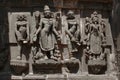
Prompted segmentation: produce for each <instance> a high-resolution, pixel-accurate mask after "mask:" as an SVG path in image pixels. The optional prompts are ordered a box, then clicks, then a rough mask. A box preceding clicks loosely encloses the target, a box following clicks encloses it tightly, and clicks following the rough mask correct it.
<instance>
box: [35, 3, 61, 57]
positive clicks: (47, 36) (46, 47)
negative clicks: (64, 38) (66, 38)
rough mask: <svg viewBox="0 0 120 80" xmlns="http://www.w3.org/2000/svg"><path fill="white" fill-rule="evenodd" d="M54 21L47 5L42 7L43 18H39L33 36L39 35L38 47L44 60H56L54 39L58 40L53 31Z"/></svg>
mask: <svg viewBox="0 0 120 80" xmlns="http://www.w3.org/2000/svg"><path fill="white" fill-rule="evenodd" d="M55 23H56V22H55V19H54V18H53V17H52V13H51V11H50V9H49V7H48V6H47V5H45V7H44V17H43V18H41V20H40V24H39V28H38V29H37V31H36V32H35V35H34V36H37V35H38V33H39V45H40V48H41V52H42V53H39V54H43V58H44V59H56V58H55V57H54V49H55V41H56V40H55V39H58V38H59V35H58V33H57V31H56V29H55V27H56V25H55Z"/></svg>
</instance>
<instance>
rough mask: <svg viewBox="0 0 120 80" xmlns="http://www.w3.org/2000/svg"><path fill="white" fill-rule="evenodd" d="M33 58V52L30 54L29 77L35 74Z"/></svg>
mask: <svg viewBox="0 0 120 80" xmlns="http://www.w3.org/2000/svg"><path fill="white" fill-rule="evenodd" d="M32 57H33V53H32V51H31V53H30V54H29V75H32V74H33V67H32V62H33V60H32Z"/></svg>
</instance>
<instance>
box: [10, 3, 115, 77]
mask: <svg viewBox="0 0 120 80" xmlns="http://www.w3.org/2000/svg"><path fill="white" fill-rule="evenodd" d="M31 14H33V15H31ZM8 15H9V37H10V40H9V42H10V48H11V49H10V50H11V62H10V65H11V68H12V69H11V70H12V72H13V73H14V74H15V75H16V74H18V75H21V74H23V75H28V74H29V75H35V74H56V73H60V74H65V73H70V74H71V73H74V74H79V73H83V74H84V73H86V74H105V73H109V72H111V71H112V70H113V65H114V64H113V63H112V62H111V55H114V53H113V52H114V51H113V50H114V48H113V44H112V37H111V30H110V25H109V22H108V21H107V19H104V18H102V15H101V14H98V13H97V12H96V11H95V12H93V13H92V14H91V17H87V16H86V18H80V14H75V13H74V11H73V10H68V12H67V14H64V15H62V12H60V11H58V12H57V11H56V12H52V11H51V9H50V8H49V6H48V5H45V6H44V9H43V12H40V11H39V10H38V11H35V12H33V13H30V12H12V13H8ZM113 57H114V56H113Z"/></svg>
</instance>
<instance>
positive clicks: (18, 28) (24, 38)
mask: <svg viewBox="0 0 120 80" xmlns="http://www.w3.org/2000/svg"><path fill="white" fill-rule="evenodd" d="M15 36H16V40H17V43H18V49H19V51H20V52H19V55H18V56H17V59H18V60H20V59H21V54H22V46H23V45H24V44H27V43H28V42H29V38H30V37H29V26H28V22H27V19H26V16H25V15H18V16H17V22H16V23H15Z"/></svg>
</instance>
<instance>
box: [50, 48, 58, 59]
mask: <svg viewBox="0 0 120 80" xmlns="http://www.w3.org/2000/svg"><path fill="white" fill-rule="evenodd" d="M50 56H51V59H53V60H57V58H56V57H55V56H54V53H53V50H51V51H50Z"/></svg>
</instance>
